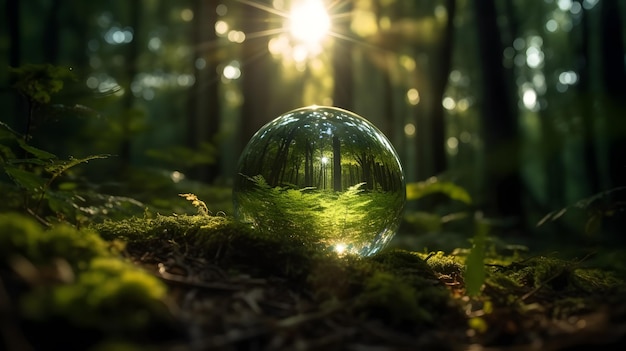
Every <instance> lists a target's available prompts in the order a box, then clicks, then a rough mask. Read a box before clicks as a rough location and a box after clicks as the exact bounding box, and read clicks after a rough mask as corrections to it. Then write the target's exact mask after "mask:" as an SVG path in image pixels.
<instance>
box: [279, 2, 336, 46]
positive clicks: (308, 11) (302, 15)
mask: <svg viewBox="0 0 626 351" xmlns="http://www.w3.org/2000/svg"><path fill="white" fill-rule="evenodd" d="M289 30H290V32H291V35H292V36H293V37H294V38H295V39H296V40H298V41H300V42H302V43H305V44H307V45H317V44H318V43H319V42H320V41H322V39H324V37H325V36H326V34H328V31H329V30H330V17H329V16H328V12H327V11H326V8H325V7H324V4H323V3H322V1H321V0H300V1H298V2H296V3H295V4H294V6H293V8H292V9H291V13H290V16H289Z"/></svg>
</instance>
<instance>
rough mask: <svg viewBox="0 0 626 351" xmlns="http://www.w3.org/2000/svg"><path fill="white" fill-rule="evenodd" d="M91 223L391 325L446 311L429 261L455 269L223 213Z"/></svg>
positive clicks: (133, 242) (111, 234) (134, 244)
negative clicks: (333, 245)
mask: <svg viewBox="0 0 626 351" xmlns="http://www.w3.org/2000/svg"><path fill="white" fill-rule="evenodd" d="M95 229H96V230H97V231H99V232H100V233H101V234H102V235H103V236H104V237H106V238H108V239H113V238H125V239H126V240H128V241H129V243H128V245H129V247H130V248H131V249H135V250H139V251H140V252H142V250H145V251H149V250H151V249H154V248H156V247H158V246H159V245H160V246H162V245H163V243H165V242H170V243H171V242H176V245H178V246H180V247H185V250H186V251H185V252H186V253H188V254H196V255H201V256H202V257H206V258H209V259H211V260H213V261H215V262H216V263H218V264H219V265H220V266H223V267H229V269H238V270H241V271H245V272H246V273H247V274H257V275H260V276H268V275H277V276H281V277H284V278H287V279H289V280H290V283H291V285H292V286H293V287H295V288H300V289H306V290H309V291H311V292H312V294H313V296H314V297H315V299H316V300H317V301H318V302H320V303H324V302H329V301H342V302H343V303H344V306H345V307H346V308H347V309H348V310H349V311H351V312H352V313H354V314H356V315H358V316H362V317H367V318H369V317H376V318H380V319H381V320H383V321H385V322H387V323H391V324H394V325H401V324H403V323H406V322H410V325H412V326H416V325H429V324H431V323H433V321H435V320H437V318H438V316H440V315H445V314H446V313H448V312H451V311H454V309H451V307H450V304H449V301H450V298H449V296H450V295H449V291H448V290H447V289H446V288H445V287H444V286H443V285H442V284H440V283H439V281H438V280H437V278H436V276H437V274H436V273H435V272H434V270H433V268H432V267H433V266H434V267H437V268H440V269H441V270H442V271H445V272H451V271H453V270H454V271H457V272H458V271H459V267H460V265H459V264H458V263H457V262H456V261H450V260H447V259H445V258H444V256H443V255H435V256H436V257H435V258H434V260H433V262H434V264H433V265H431V263H430V262H428V263H427V262H425V261H424V260H423V259H422V258H421V257H420V255H418V254H416V253H413V252H409V251H403V250H391V251H385V252H382V253H379V254H377V255H374V256H372V257H365V258H362V257H358V256H353V255H344V256H342V257H339V256H337V255H336V254H335V253H333V252H330V251H328V249H326V248H324V247H323V246H321V245H319V243H317V242H315V240H314V239H312V240H311V241H307V240H306V236H305V235H302V233H300V235H298V236H292V235H290V234H289V233H288V232H271V233H268V232H260V231H255V230H252V229H250V228H248V227H245V226H242V225H240V224H238V223H236V222H234V221H233V220H231V219H230V218H223V217H212V216H202V215H200V216H157V217H156V218H153V219H147V218H144V219H131V220H128V221H122V222H106V223H103V224H101V225H98V226H96V227H95ZM431 259H432V257H431ZM429 260H430V259H429ZM440 274H441V273H440Z"/></svg>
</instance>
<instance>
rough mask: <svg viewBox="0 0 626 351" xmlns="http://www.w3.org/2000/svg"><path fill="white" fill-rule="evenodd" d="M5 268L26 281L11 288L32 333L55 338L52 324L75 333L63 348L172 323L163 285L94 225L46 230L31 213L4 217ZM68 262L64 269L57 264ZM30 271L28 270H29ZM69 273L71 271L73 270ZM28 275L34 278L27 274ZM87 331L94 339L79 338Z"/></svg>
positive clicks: (0, 220)
mask: <svg viewBox="0 0 626 351" xmlns="http://www.w3.org/2000/svg"><path fill="white" fill-rule="evenodd" d="M0 228H2V230H1V231H0V254H1V255H0V267H4V268H6V269H4V270H2V271H0V274H2V278H3V280H4V279H5V274H6V275H7V276H6V278H8V281H11V282H15V281H17V280H18V279H24V280H27V283H28V284H18V285H16V287H15V288H14V289H12V290H11V293H12V294H11V296H10V297H11V299H14V300H15V302H16V305H17V310H18V311H19V315H20V318H21V319H23V320H24V321H25V322H26V323H27V324H26V325H27V326H28V327H27V331H28V332H29V333H32V334H33V335H41V336H42V338H41V340H39V339H37V340H33V343H34V345H35V346H36V345H39V343H42V344H45V343H46V342H48V341H50V340H47V339H46V338H45V337H43V336H46V335H50V334H49V333H47V330H48V329H51V328H52V329H54V330H63V329H65V330H68V331H69V330H73V331H75V332H76V333H78V334H79V335H80V336H78V337H70V338H68V340H65V341H67V344H66V343H65V341H64V342H63V343H62V345H60V347H61V346H63V345H66V346H68V347H71V348H74V347H78V348H84V347H87V346H89V345H91V344H92V343H93V342H97V341H98V340H101V338H103V337H104V338H106V337H109V336H117V337H120V336H123V337H126V336H129V335H135V336H137V335H140V334H141V333H144V332H146V331H147V330H153V329H154V328H164V327H165V328H169V329H171V328H172V324H171V322H170V320H171V316H170V315H169V313H168V311H167V309H166V308H165V305H164V304H163V299H164V298H165V295H166V287H165V285H164V284H163V283H162V282H161V281H160V280H158V279H157V278H156V277H154V276H153V275H151V274H149V273H148V272H146V271H144V270H142V269H140V268H139V267H138V266H136V265H134V264H132V263H131V262H128V261H126V260H125V259H123V258H122V257H121V256H120V255H119V253H118V252H116V251H115V250H112V249H111V247H113V246H114V245H113V244H112V243H109V242H106V241H104V240H103V239H102V238H100V237H99V236H98V235H97V234H96V232H94V231H93V230H78V229H75V228H73V227H70V226H68V225H56V226H53V227H52V228H50V229H44V228H42V227H41V226H40V225H39V224H38V223H37V222H35V221H34V220H33V219H31V218H29V217H25V216H23V215H18V214H2V215H0ZM60 260H65V261H66V262H67V263H69V265H68V266H67V268H64V270H65V273H61V272H60V271H58V270H57V269H58V262H59V261H60ZM26 268H27V269H26ZM68 270H69V274H66V273H68V272H67V271H68ZM24 272H28V277H26V276H25V275H24ZM82 333H85V334H86V335H89V336H90V337H91V338H92V339H90V340H89V341H87V342H85V343H84V344H83V343H81V342H82V341H81V340H82V338H81V336H82Z"/></svg>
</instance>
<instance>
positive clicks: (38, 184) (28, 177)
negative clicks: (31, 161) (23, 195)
mask: <svg viewBox="0 0 626 351" xmlns="http://www.w3.org/2000/svg"><path fill="white" fill-rule="evenodd" d="M4 171H5V172H6V173H7V174H8V175H9V177H11V179H13V181H14V182H15V184H17V185H19V186H20V187H22V188H24V189H26V190H28V191H30V192H35V191H38V190H39V189H42V188H43V187H44V186H45V184H46V180H45V179H43V178H41V177H40V176H38V175H36V174H35V173H32V172H28V171H25V170H23V169H19V168H17V167H12V166H5V167H4Z"/></svg>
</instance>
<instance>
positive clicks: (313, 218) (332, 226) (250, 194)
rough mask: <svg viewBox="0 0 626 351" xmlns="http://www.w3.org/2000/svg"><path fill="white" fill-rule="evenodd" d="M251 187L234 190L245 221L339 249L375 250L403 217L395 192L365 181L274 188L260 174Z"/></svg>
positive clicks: (261, 228)
mask: <svg viewBox="0 0 626 351" xmlns="http://www.w3.org/2000/svg"><path fill="white" fill-rule="evenodd" d="M247 178H248V180H249V181H250V182H251V183H252V184H251V187H250V188H249V189H247V190H245V191H241V192H240V193H239V194H237V195H236V201H237V202H238V208H239V210H238V211H239V213H238V214H237V215H238V216H239V218H241V219H242V220H243V221H245V222H249V223H251V224H252V225H253V226H254V227H255V228H257V229H258V230H260V231H265V232H269V233H283V234H287V235H292V236H298V235H306V236H307V237H308V238H315V239H316V240H317V241H318V242H320V243H324V244H325V245H327V246H335V245H338V247H339V248H340V249H337V250H338V251H341V252H343V251H344V250H345V251H346V252H351V253H357V252H360V253H365V252H369V251H370V250H373V251H375V247H376V246H377V242H374V241H376V240H383V239H381V237H382V238H386V234H387V230H388V228H389V227H391V226H393V225H394V223H395V221H397V220H398V218H399V217H400V213H398V211H399V210H401V209H400V208H396V207H397V196H398V195H397V194H395V193H388V192H380V191H366V190H364V189H362V187H363V185H364V183H359V184H355V185H353V186H351V187H349V188H348V189H346V190H345V191H344V192H341V193H339V192H335V191H328V190H319V189H316V188H312V187H311V188H303V189H291V188H289V187H279V186H277V187H271V186H270V185H269V184H268V183H267V182H266V181H265V179H264V178H263V177H262V176H260V175H258V176H254V177H247Z"/></svg>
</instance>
